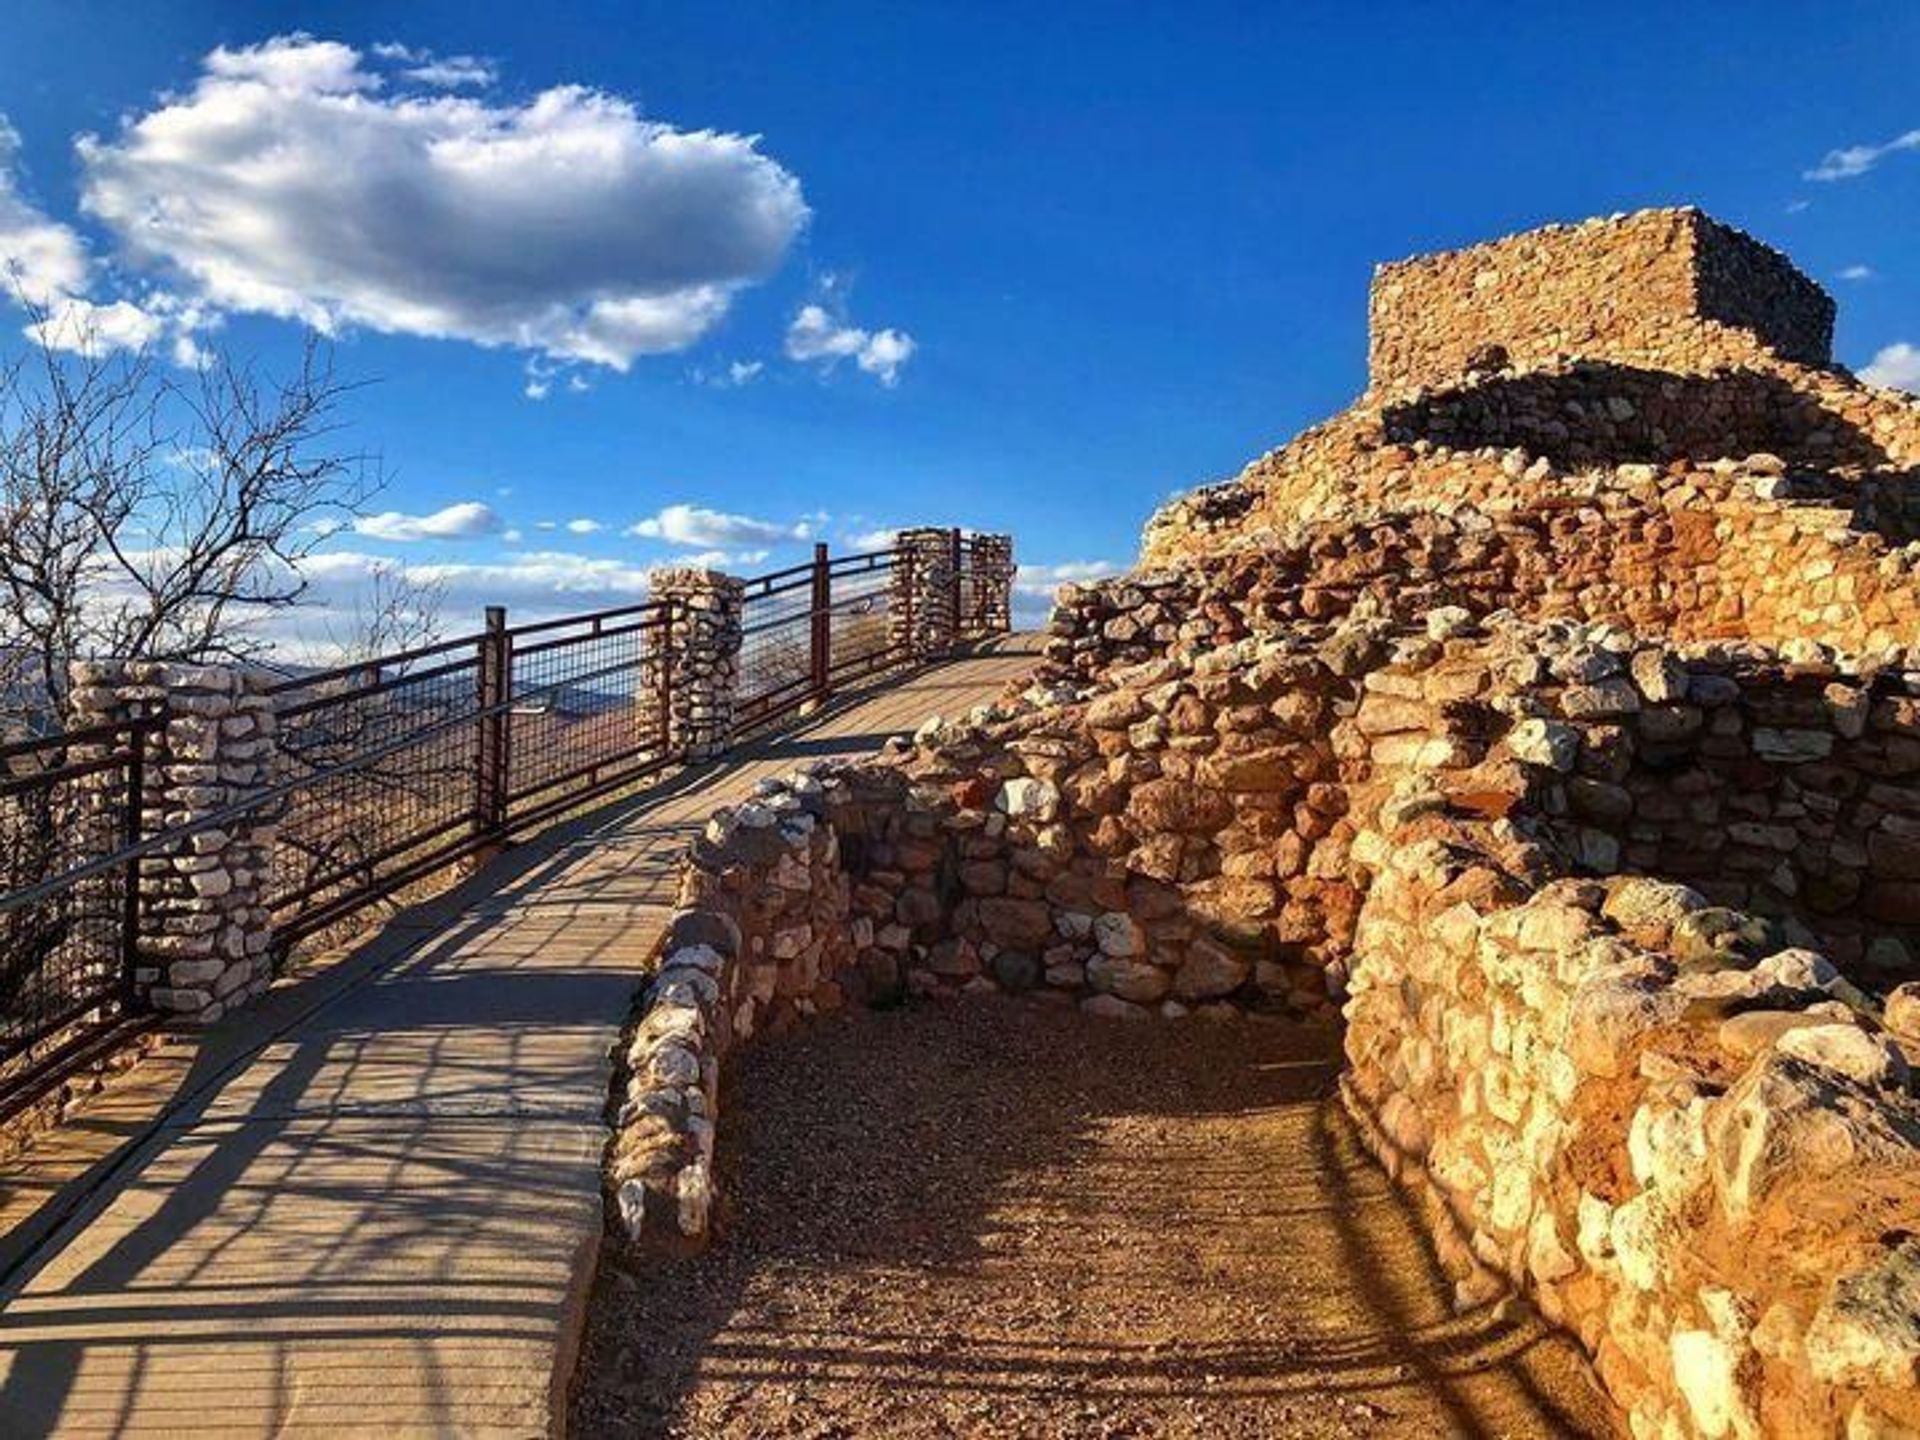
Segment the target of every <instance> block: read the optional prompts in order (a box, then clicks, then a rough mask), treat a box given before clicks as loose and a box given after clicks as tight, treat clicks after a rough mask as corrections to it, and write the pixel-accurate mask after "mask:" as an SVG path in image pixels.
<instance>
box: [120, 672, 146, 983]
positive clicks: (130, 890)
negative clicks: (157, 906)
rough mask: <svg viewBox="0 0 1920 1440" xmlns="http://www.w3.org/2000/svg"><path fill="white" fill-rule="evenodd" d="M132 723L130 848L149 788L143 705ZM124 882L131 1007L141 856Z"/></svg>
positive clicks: (125, 971) (124, 954) (123, 935)
mask: <svg viewBox="0 0 1920 1440" xmlns="http://www.w3.org/2000/svg"><path fill="white" fill-rule="evenodd" d="M130 719H131V723H130V724H129V726H128V728H127V781H126V786H127V788H126V798H125V802H124V803H125V809H126V834H125V844H126V848H127V849H129V850H131V849H132V848H133V847H134V846H136V845H138V844H139V843H140V832H141V830H142V828H143V826H144V823H145V822H144V819H143V817H142V812H141V805H142V802H143V801H144V799H145V792H146V787H147V724H146V717H145V715H144V714H143V713H142V711H141V708H140V706H138V705H135V706H133V707H132V714H131V717H130ZM121 883H122V884H123V885H124V886H125V887H126V892H125V893H124V894H123V895H122V896H121V897H120V996H121V1003H122V1004H123V1005H124V1006H126V1008H127V1009H128V1010H132V1009H133V1006H134V1003H135V999H136V997H137V995H138V993H139V985H138V982H137V980H136V978H135V974H136V972H137V971H138V969H139V967H140V857H139V856H138V855H135V856H132V857H130V858H129V859H128V861H127V863H126V868H125V871H124V873H123V875H122V879H121Z"/></svg>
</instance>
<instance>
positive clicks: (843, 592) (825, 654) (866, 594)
mask: <svg viewBox="0 0 1920 1440" xmlns="http://www.w3.org/2000/svg"><path fill="white" fill-rule="evenodd" d="M904 563H906V562H905V561H904V559H903V558H902V557H901V556H900V555H898V554H897V553H896V552H895V551H892V550H876V551H872V552H869V553H867V554H863V555H841V556H838V557H832V556H829V555H828V553H827V547H826V546H825V545H816V546H815V547H814V553H813V559H812V560H811V561H809V562H808V563H807V564H804V565H795V566H792V567H790V568H788V569H786V570H779V571H775V572H774V573H773V574H771V575H762V576H760V577H758V578H757V579H754V580H749V581H748V582H747V584H746V593H745V598H744V603H743V604H742V606H741V615H740V660H739V667H740V678H739V689H738V691H737V698H736V700H735V712H734V714H735V723H736V724H737V725H739V726H740V727H742V728H748V729H750V728H754V727H757V726H761V725H766V724H768V723H770V722H772V721H775V720H779V719H782V718H784V717H786V716H788V715H791V714H792V713H793V712H795V711H797V710H799V709H801V708H803V707H804V706H806V705H807V704H809V703H810V702H818V701H819V700H822V699H824V698H825V697H826V696H827V695H828V694H829V693H830V692H831V691H832V690H834V689H835V688H837V687H839V686H843V685H846V684H848V683H851V682H853V681H856V680H860V679H864V678H866V677H867V676H869V675H873V674H875V673H877V672H879V671H881V670H885V669H889V668H891V667H892V666H895V665H899V664H903V663H905V662H906V661H908V660H910V659H911V658H912V656H911V654H910V652H909V648H908V643H907V635H906V632H905V630H904V629H903V628H901V627H899V626H897V625H896V624H895V623H894V616H893V613H892V604H893V596H894V573H895V568H896V567H897V566H899V565H902V564H904Z"/></svg>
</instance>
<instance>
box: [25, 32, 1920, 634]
mask: <svg viewBox="0 0 1920 1440" xmlns="http://www.w3.org/2000/svg"><path fill="white" fill-rule="evenodd" d="M6 32H7V33H6V43H5V44H4V46H0V114H4V115H5V116H6V117H7V121H8V124H9V127H10V130H11V133H12V134H13V135H14V136H16V137H17V143H14V142H8V143H7V144H6V148H7V149H8V150H10V151H11V152H12V153H11V154H10V156H9V157H8V168H7V171H6V181H5V187H6V188H5V189H4V190H0V249H5V248H7V246H8V244H9V240H8V237H9V236H11V237H12V238H11V245H12V248H13V250H14V251H16V252H25V251H26V250H27V249H28V247H29V245H30V246H31V247H32V249H31V255H30V258H31V259H32V261H33V262H34V263H35V264H37V265H38V267H39V269H38V271H37V277H38V278H37V283H38V284H39V285H40V287H41V290H42V293H43V295H44V297H45V299H46V301H47V302H48V303H51V304H53V305H54V306H55V307H56V308H58V307H67V310H68V312H69V313H70V314H72V315H76V316H80V317H84V318H86V319H88V320H89V322H90V324H89V329H90V332H91V333H92V334H93V335H94V337H95V340H94V343H96V344H99V343H109V342H111V340H113V339H115V338H124V339H127V340H144V341H145V342H147V343H149V344H151V345H154V346H155V347H157V348H159V349H161V350H162V351H164V352H166V353H169V354H172V353H174V352H176V351H177V352H178V354H179V356H180V358H181V359H182V360H188V361H190V360H191V359H192V358H193V354H194V351H195V347H201V346H205V345H208V344H218V345H220V346H221V347H223V348H225V349H228V350H230V351H233V352H236V353H239V354H242V355H257V356H260V357H262V358H263V359H264V360H265V361H266V362H267V363H269V364H272V363H274V362H276V361H284V360H285V359H286V358H287V357H289V356H290V355H291V354H292V353H293V347H294V346H295V345H296V344H297V343H298V336H299V333H300V327H301V323H302V321H307V322H314V323H321V324H324V325H326V326H328V327H329V328H330V329H331V331H332V333H333V334H334V335H335V337H336V341H337V345H338V355H337V358H338V362H339V365H340V367H341V368H342V369H343V370H344V371H345V372H347V373H348V374H350V375H353V376H355V377H357V378H365V379H370V380H373V381H375V382H377V383H374V384H371V385H369V386H367V387H365V388H363V389H361V390H359V391H357V392H356V393H355V395H354V397H353V398H352V400H351V402H350V406H349V415H348V419H349V420H350V422H351V424H352V427H353V428H352V432H351V436H352V440H353V442H354V443H355V444H357V445H363V446H366V447H369V448H373V449H377V450H378V451H380V452H381V453H382V454H383V455H384V457H385V460H386V463H387V466H388V468H389V470H390V471H391V485H390V487H389V489H388V490H387V491H386V493H385V494H384V495H383V496H382V497H381V498H380V500H379V502H378V505H377V507H376V508H377V509H378V510H380V511H382V512H390V513H385V514H383V515H382V516H381V517H379V518H377V519H373V520H370V521H368V522H365V523H363V525H362V526H361V527H360V528H359V529H358V530H357V531H348V532H345V533H342V534H340V535H337V536H335V537H333V538H332V539H331V540H330V541H329V542H328V544H327V546H326V554H327V555H329V556H331V557H332V558H331V560H330V561H328V562H327V566H328V567H329V568H325V570H324V573H323V574H322V576H321V579H322V582H323V584H322V587H321V588H322V590H323V591H327V590H328V589H329V587H331V591H333V592H342V591H344V589H345V588H346V587H349V586H351V585H352V584H353V583H356V581H357V580H358V579H359V578H360V577H362V576H363V575H364V572H365V570H366V568H367V567H368V566H371V565H375V564H383V563H391V564H398V565H402V566H408V567H415V568H421V567H425V568H426V569H427V570H428V571H430V572H432V573H437V574H439V575H441V576H442V577H443V578H446V579H447V580H448V581H449V586H448V605H449V607H450V609H451V610H452V611H454V612H457V613H456V614H454V615H452V616H450V617H449V618H453V619H463V618H464V612H465V611H466V610H467V609H468V608H470V607H477V606H478V605H479V604H480V603H482V601H483V600H484V599H486V598H499V599H504V600H506V601H507V603H508V604H509V605H510V606H512V607H513V608H514V609H515V610H516V611H517V612H519V613H524V614H528V615H531V614H533V613H535V612H536V611H537V612H541V613H551V612H553V611H555V610H557V609H558V610H564V609H568V608H579V607H582V606H585V605H587V604H593V603H600V602H601V601H602V600H603V599H605V598H607V597H609V596H612V597H618V596H620V595H622V594H626V593H630V592H631V591H632V590H633V588H634V587H635V586H636V585H637V584H638V583H639V576H640V574H641V572H642V571H643V570H644V568H645V567H646V566H647V565H649V564H653V563H658V562H660V561H662V560H664V559H667V558H669V557H671V556H675V555H681V554H690V553H703V552H718V553H719V554H723V555H725V556H726V557H727V558H728V559H729V560H730V561H731V562H733V563H734V564H735V566H736V568H738V569H741V570H744V571H752V570H754V569H758V568H765V567H766V566H769V565H772V564H775V563H778V562H780V561H781V560H783V559H786V558H789V557H791V556H793V555H795V554H797V553H798V552H799V549H800V547H801V545H802V544H803V543H804V541H803V539H802V537H803V535H804V536H806V537H812V536H816V535H817V536H820V537H822V538H825V539H828V540H829V541H830V542H832V543H833V544H835V546H836V547H841V546H844V545H846V544H850V543H852V541H853V539H854V538H855V537H856V536H861V535H864V534H866V533H867V532H871V531H874V530H876V529H880V528H882V527H885V526H887V525H891V524H896V523H903V522H916V521H933V522H955V523H964V524H968V525H973V526H978V527H981V528H991V529H1005V530H1011V531H1013V532H1014V533H1015V535H1016V536H1017V541H1018V545H1019V550H1020V554H1021V558H1022V559H1023V560H1025V561H1027V562H1029V564H1030V565H1031V566H1032V567H1033V568H1032V569H1031V570H1030V571H1029V572H1028V574H1027V577H1026V578H1027V581H1028V583H1029V585H1030V586H1031V587H1032V590H1033V592H1034V594H1036V595H1037V594H1038V593H1039V592H1040V591H1041V590H1042V589H1043V588H1044V587H1045V585H1046V584H1047V583H1048V582H1049V581H1050V580H1052V579H1053V578H1055V577H1056V576H1057V575H1073V574H1076V573H1082V572H1084V571H1089V570H1092V569H1094V568H1097V567H1100V566H1103V565H1104V566H1111V565H1120V564H1124V563H1125V562H1126V561H1127V560H1128V559H1129V557H1130V556H1131V555H1132V553H1133V550H1134V547H1135V543H1136V539H1137V535H1138V532H1139V526H1140V524H1141V521H1142V520H1143V519H1144V518H1145V516H1146V514H1147V513H1148V512H1149V511H1150V510H1151V509H1152V508H1153V507H1154V506H1155V505H1156V504H1157V503H1159V502H1160V501H1161V500H1162V499H1163V498H1165V497H1166V496H1167V495H1168V494H1169V493H1171V492H1173V491H1175V490H1178V489H1184V488H1186V487H1189V486H1191V485H1193V484H1197V483H1201V482H1204V481H1208V480H1213V479H1218V478H1221V477H1224V476H1226V475H1229V474H1231V473H1232V472H1234V471H1235V470H1237V469H1238V468H1239V467H1240V465H1241V464H1243V463H1244V462H1245V461H1247V460H1248V459H1250V458H1252V457H1253V456H1254V455H1256V454H1258V453H1259V452H1261V451H1262V450H1265V449H1267V448H1269V447H1271V446H1273V445H1275V444H1277V443H1279V442H1281V441H1283V440H1284V439H1286V438H1287V437H1288V436H1290V435H1291V434H1293V433H1294V432H1295V431H1297V430H1298V429H1299V428H1301V427H1302V426H1303V425H1306V424H1309V423H1311V422H1312V421H1314V420H1315V419H1318V418H1320V417H1322V416H1324V415H1325V414H1327V413H1329V412H1331V411H1333V410H1335V409H1337V408H1339V407H1340V406H1341V405H1343V404H1345V403H1346V402H1347V400H1349V399H1350V398H1351V397H1352V396H1353V395H1354V394H1355V393H1356V392H1358V391H1359V390H1360V389H1361V387H1362V384H1363V366H1364V357H1365V346H1366V336H1365V315H1366V285H1367V280H1368V275H1369V272H1370V269H1371V267H1372V265H1373V264H1374V263H1375V262H1377V261H1381V260H1387V259H1394V258H1398V257H1401V256H1404V255H1407V254H1411V253H1415V252H1419V251H1422V250H1428V249H1434V248H1440V247H1445V246H1452V245H1457V244H1462V243H1468V242H1471V241H1474V240H1478V239H1483V238H1489V237H1492V236H1495V235H1498V234H1502V233H1505V232H1509V231H1513V230H1516V229H1522V228H1526V227H1528V226H1532V225H1535V224H1538V223H1541V222H1544V221H1548V220H1565V219H1577V218H1580V217H1583V216H1587V215H1592V214H1602V213H1607V212H1610V211H1615V210H1627V209H1634V208H1638V207H1641V206H1646V205H1654V204H1672V203H1683V202H1693V203H1697V204H1700V205H1702V206H1704V207H1705V208H1706V209H1708V210H1709V211H1711V212H1712V213H1714V214H1715V215H1717V216H1719V217H1721V218H1723V219H1726V220H1728V221H1731V222H1732V223H1734V224H1737V225H1740V226H1742V227H1744V228H1746V229H1749V230H1751V231H1753V232H1754V233H1756V234H1757V235H1759V236H1760V237H1761V238H1763V239H1765V240H1767V241H1769V242H1771V243H1773V244H1776V245H1778V246H1780V247H1782V248H1784V249H1786V250H1787V251H1788V252H1789V253H1790V254H1792V255H1793V256H1794V257H1795V259H1796V260H1797V261H1798V262H1799V263H1800V264H1801V266H1802V267H1803V268H1805V269H1806V270H1807V271H1808V272H1809V273H1811V274H1813V275H1814V276H1815V277H1816V278H1818V279H1819V280H1821V281H1822V283H1824V284H1826V285H1827V286H1828V288H1829V289H1831V290H1832V291H1833V292H1834V293H1835V294H1836V295H1837V296H1838V298H1839V300H1840V302H1841V314H1840V328H1839V343H1838V348H1839V353H1840V358H1841V359H1842V360H1843V361H1845V362H1847V363H1850V364H1852V365H1855V366H1856V367H1859V366H1865V365H1868V364H1869V363H1871V362H1873V361H1874V360H1875V358H1876V357H1879V360H1880V365H1879V369H1878V370H1877V372H1876V373H1877V374H1879V375H1881V376H1882V377H1884V378H1888V379H1891V380H1895V381H1899V382H1902V383H1908V384H1912V385H1916V386H1920V352H1917V351H1915V350H1912V349H1904V350H1903V349H1901V348H1899V347H1901V346H1920V244H1916V240H1917V239H1920V235H1916V229H1917V222H1920V100H1916V99H1915V95H1916V91H1915V88H1914V85H1913V76H1914V74H1915V73H1916V68H1917V63H1920V7H1914V6H1912V5H1879V6H1876V5H1868V4H1858V5H1846V6H1833V7H1824V6H1823V7H1815V6H1804V5H1793V6H1786V5H1781V6H1766V5H1745V6H1739V7H1735V6H1719V5H1699V6H1671V5H1661V6H1644V7H1636V6H1634V5H1630V4H1622V3H1618V0H1615V3H1610V4H1607V5H1596V6H1591V7H1587V6H1575V5H1565V6H1559V5H1556V6H1512V5H1504V4H1503V5H1484V6H1446V7H1443V6H1437V5H1418V6H1415V5H1406V6H1392V5H1375V6H1352V5H1347V6H1338V7H1334V6H1326V7H1319V6H1277V5H1271V6H1253V5H1210V4H1205V3H1183V4H1180V5H1177V6H1175V5H1143V6H1130V7H1113V6H1095V5H1078V4H1070V3H1061V4H1055V5H1051V6H1034V5H1030V4H1018V5H1015V4H1004V5H1002V4H984V3H975V4H965V5H962V4H951V5H930V4H929V5H905V4H903V5H888V6H882V5H877V4H869V5H852V4H832V3H816V4H797V3H794V4H779V5H775V4H761V5H753V4H741V5H727V6H714V5H706V4H683V5H667V4H636V3H631V0H623V3H619V4H569V3H551V4H546V5H539V6H528V5H523V4H516V5H483V4H474V3H464V4H458V5H444V4H434V3H414V4H410V5H407V6H404V7H398V6H391V5H372V4H335V5H327V4H307V5H300V6H291V5H278V4H263V3H248V4H212V3H181V0H174V3H170V4H168V5H166V6H164V7H162V6H156V5H148V4H143V3H135V0H127V3H118V4H105V3H78V0H59V3H52V0H16V3H15V5H14V6H12V7H10V8H9V13H8V17H7V21H6ZM296 33H299V34H304V35H306V36H310V37H312V41H313V42H314V43H311V44H302V43H295V42H290V41H288V40H286V39H285V38H284V37H287V36H290V35H294V34H296ZM276 37H283V38H280V39H278V40H276ZM568 87H576V88H568ZM81 137H91V138H90V139H85V140H82V139H81ZM1856 147H1857V148H1856ZM1843 150H1844V151H1849V153H1848V154H1846V155H1842V156H1839V157H1837V158H1835V157H1834V152H1836V151H1843ZM276 155H277V156H278V157H279V158H280V160H281V161H282V162H284V163H278V164H276V162H275V159H274V157H275V156H276ZM314 156H327V157H332V163H330V164H314V163H311V158H312V157H314ZM1816 174H1817V175H1825V176H1827V177H1828V178H1809V177H1810V175H1816ZM189 201H190V202H191V203H188V202H189ZM16 258H17V256H16ZM1849 277H1852V278H1849ZM15 318H19V317H15ZM0 336H4V338H0V345H4V346H17V345H19V344H20V343H22V341H21V339H20V336H19V325H18V324H16V323H14V319H12V318H9V319H6V321H5V323H4V324H0ZM102 336H105V337H106V339H105V341H103V340H102V339H101V338H100V337H102ZM576 521H577V522H583V523H581V524H579V525H576V526H575V527H574V528H573V529H569V528H567V527H568V524H569V522H576ZM589 524H590V525H592V526H594V527H597V528H594V529H591V530H589V529H588V528H587V527H588V525H589ZM543 527H545V528H543ZM636 527H637V533H636ZM763 552H764V559H763V558H762V553H763ZM1035 603H1037V602H1035Z"/></svg>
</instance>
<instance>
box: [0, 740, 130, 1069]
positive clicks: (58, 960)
mask: <svg viewBox="0 0 1920 1440" xmlns="http://www.w3.org/2000/svg"><path fill="white" fill-rule="evenodd" d="M154 723H156V722H149V721H135V722H131V723H128V724H118V725H103V726H98V727H94V728H91V729H88V730H81V731H75V732H73V733H71V734H68V735H55V736H50V737H47V738H44V739H39V740H29V741H22V742H19V743H16V744H11V745H6V746H0V1090H6V1089H10V1088H11V1085H12V1083H13V1081H14V1080H15V1079H16V1078H17V1077H16V1076H15V1075H14V1074H13V1070H14V1069H15V1068H16V1067H17V1066H18V1065H19V1064H21V1063H26V1062H30V1061H31V1060H32V1058H33V1057H32V1054H31V1052H33V1051H34V1050H35V1049H36V1047H43V1046H45V1045H47V1044H49V1043H58V1042H60V1041H63V1040H66V1039H68V1038H71V1037H73V1036H74V1035H75V1034H76V1033H80V1034H82V1035H83V1034H84V1032H85V1031H87V1030H88V1029H89V1028H92V1027H98V1026H110V1025H112V1024H114V1023H117V1021H118V1020H119V1019H120V1018H121V1017H122V1016H123V1015H124V1014H125V1013H126V1011H127V1008H128V1002H129V1000H130V998H131V983H132V972H131V969H130V958H131V947H130V943H129V936H130V934H131V928H132V925H133V923H134V912H133V909H132V906H133V902H134V899H135V886H136V883H137V882H136V881H135V880H134V878H133V862H125V863H122V862H120V861H118V860H117V858H116V857H117V856H118V854H119V852H121V851H122V850H124V849H125V847H126V846H128V845H129V844H130V843H132V842H133V840H134V839H136V838H137V835H138V827H139V823H140V819H139V816H140V809H139V800H140V790H141V766H142V757H143V754H144V750H145V746H146V742H147V738H148V736H149V735H150V733H151V731H152V729H153V728H154Z"/></svg>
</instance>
